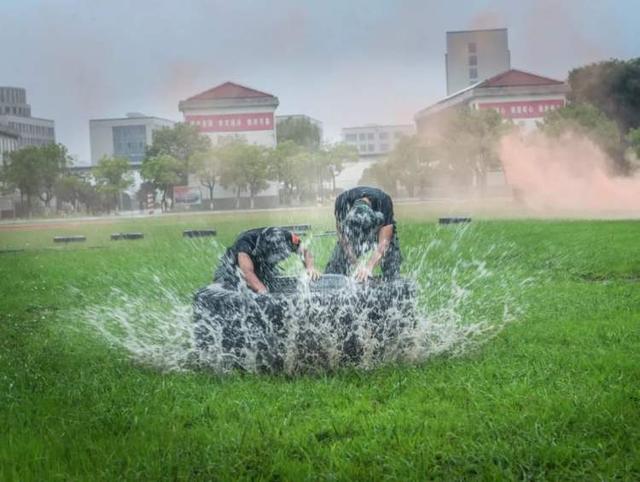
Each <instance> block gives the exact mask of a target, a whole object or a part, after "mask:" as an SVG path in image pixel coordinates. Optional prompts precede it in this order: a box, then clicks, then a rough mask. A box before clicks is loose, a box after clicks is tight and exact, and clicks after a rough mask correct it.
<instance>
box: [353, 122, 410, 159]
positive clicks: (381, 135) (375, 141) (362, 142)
mask: <svg viewBox="0 0 640 482" xmlns="http://www.w3.org/2000/svg"><path fill="white" fill-rule="evenodd" d="M414 133H415V127H414V126H413V125H411V124H406V125H385V126H382V125H377V124H370V125H364V126H358V127H344V128H343V129H342V140H343V141H344V142H346V143H347V144H349V145H352V146H355V147H356V148H357V149H358V153H359V154H360V157H361V158H379V157H384V156H386V155H388V154H389V153H390V152H391V151H392V150H393V148H394V147H395V146H396V144H397V143H398V141H399V140H400V138H402V137H403V136H411V135H413V134H414Z"/></svg>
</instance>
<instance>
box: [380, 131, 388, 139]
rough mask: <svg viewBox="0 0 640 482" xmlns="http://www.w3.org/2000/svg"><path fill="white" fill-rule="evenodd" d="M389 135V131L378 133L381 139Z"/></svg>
mask: <svg viewBox="0 0 640 482" xmlns="http://www.w3.org/2000/svg"><path fill="white" fill-rule="evenodd" d="M388 137H389V133H388V132H380V133H379V134H378V139H380V140H384V139H387V138H388Z"/></svg>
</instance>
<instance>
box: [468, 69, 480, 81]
mask: <svg viewBox="0 0 640 482" xmlns="http://www.w3.org/2000/svg"><path fill="white" fill-rule="evenodd" d="M469 78H470V79H472V80H473V79H475V80H478V69H477V68H475V67H471V68H470V69H469Z"/></svg>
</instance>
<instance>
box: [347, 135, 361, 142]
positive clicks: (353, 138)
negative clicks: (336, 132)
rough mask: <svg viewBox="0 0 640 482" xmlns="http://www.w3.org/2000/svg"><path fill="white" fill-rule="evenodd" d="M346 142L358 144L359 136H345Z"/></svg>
mask: <svg viewBox="0 0 640 482" xmlns="http://www.w3.org/2000/svg"><path fill="white" fill-rule="evenodd" d="M344 140H345V141H347V142H356V141H357V140H358V136H357V135H356V134H345V136H344Z"/></svg>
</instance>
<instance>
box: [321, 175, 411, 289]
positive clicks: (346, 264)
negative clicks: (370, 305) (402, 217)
mask: <svg viewBox="0 0 640 482" xmlns="http://www.w3.org/2000/svg"><path fill="white" fill-rule="evenodd" d="M335 217H336V231H337V234H338V243H337V244H336V247H335V249H334V251H333V255H332V256H331V259H330V260H329V263H328V264H327V268H326V269H325V273H327V274H330V273H332V274H343V275H349V274H352V273H353V272H354V271H355V273H353V274H355V278H356V279H357V280H358V281H365V280H366V279H367V278H369V277H370V276H371V274H372V272H373V269H374V268H375V267H376V266H377V265H378V264H379V265H380V268H381V270H382V276H383V278H384V279H385V280H390V279H393V278H395V277H397V276H398V275H399V273H400V263H401V262H402V255H401V253H400V243H399V241H398V235H397V233H396V222H395V220H394V218H393V202H392V201H391V197H389V195H388V194H387V193H385V192H384V191H382V190H380V189H377V188H375V187H365V186H361V187H355V188H353V189H350V190H348V191H345V192H343V193H342V194H340V195H339V196H338V197H337V198H336V204H335ZM372 249H373V250H374V251H373V254H372V255H371V258H370V259H369V261H368V262H367V263H366V264H361V265H358V258H360V257H361V256H362V255H363V254H365V253H366V252H368V251H370V250H372Z"/></svg>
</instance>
